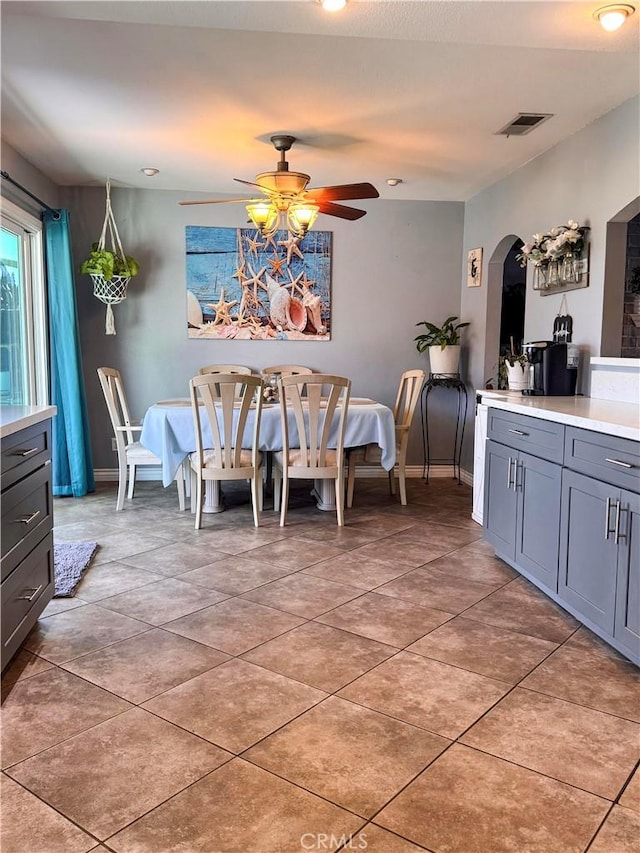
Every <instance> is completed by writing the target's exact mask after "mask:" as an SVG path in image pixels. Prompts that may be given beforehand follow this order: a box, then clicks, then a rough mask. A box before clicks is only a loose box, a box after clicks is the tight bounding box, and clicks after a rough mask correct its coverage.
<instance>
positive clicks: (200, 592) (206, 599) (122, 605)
mask: <svg viewBox="0 0 640 853" xmlns="http://www.w3.org/2000/svg"><path fill="white" fill-rule="evenodd" d="M225 598H227V596H226V595H225V594H224V593H223V592H217V591H216V590H213V589H202V588H201V587H197V586H194V585H193V584H190V583H184V582H183V581H181V580H178V579H177V578H164V579H163V580H161V581H158V582H156V583H152V584H147V586H143V587H140V588H139V589H132V590H129V592H123V593H121V594H120V595H114V596H113V597H111V598H104V599H102V601H101V602H100V605H101V607H106V608H107V609H108V610H115V611H116V612H117V613H122V614H123V615H125V616H130V617H131V618H132V619H140V620H141V621H143V622H148V623H149V624H150V625H162V624H163V623H165V622H170V621H172V620H173V619H179V618H180V617H181V616H186V615H187V614H188V613H194V612H195V611H197V610H202V609H203V608H205V607H209V606H210V605H212V604H218V602H220V601H224V599H225Z"/></svg>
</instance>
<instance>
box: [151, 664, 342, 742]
mask: <svg viewBox="0 0 640 853" xmlns="http://www.w3.org/2000/svg"><path fill="white" fill-rule="evenodd" d="M326 695H327V694H326V693H324V692H322V691H321V690H316V689H315V688H313V687H309V686H308V685H306V684H301V683H300V682H298V681H292V680H291V679H290V678H285V676H283V675H278V674H277V673H275V672H270V671H269V670H267V669H264V668H263V667H260V666H254V665H253V664H251V663H247V662H245V661H243V660H231V661H228V662H227V663H224V664H222V665H221V666H218V667H216V668H215V669H212V670H210V671H209V672H205V673H204V674H203V675H199V676H197V677H196V678H193V679H191V681H188V682H186V683H185V684H181V685H180V686H179V687H174V688H173V690H169V691H167V692H166V693H163V694H162V695H161V696H156V698H155V699H152V700H151V701H150V702H146V703H145V706H144V707H145V708H146V709H147V710H149V711H152V712H153V713H154V714H158V716H160V717H163V718H164V719H165V720H169V721H170V722H172V723H176V725H179V726H180V727H181V728H183V729H186V730H187V731H190V732H193V733H194V734H197V735H199V736H200V737H203V738H206V739H207V740H209V741H212V742H213V743H216V744H217V745H218V746H221V747H223V748H224V749H228V750H229V751H230V752H236V753H238V752H242V751H243V750H245V749H247V748H248V747H249V746H251V745H252V744H254V743H256V742H257V741H258V740H260V739H261V738H263V737H266V736H267V735H268V734H270V733H271V732H273V731H275V730H276V729H277V728H279V727H280V726H282V725H284V724H285V723H287V722H289V720H291V719H292V718H293V717H296V716H297V715H298V714H301V713H302V712H303V711H306V710H307V709H308V708H310V707H311V706H312V705H315V704H316V703H317V702H320V701H321V700H322V699H324V698H325V696H326ZM212 709H215V713H212Z"/></svg>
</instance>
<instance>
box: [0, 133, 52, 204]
mask: <svg viewBox="0 0 640 853" xmlns="http://www.w3.org/2000/svg"><path fill="white" fill-rule="evenodd" d="M0 145H1V148H0V157H1V159H2V171H3V172H8V173H9V175H10V176H11V177H12V178H13V179H14V180H15V181H17V182H18V183H19V184H22V186H23V187H26V188H27V189H28V190H29V191H30V192H32V193H33V194H34V195H37V196H38V198H39V199H41V200H42V201H44V202H45V203H46V204H48V205H49V207H58V186H57V185H56V184H54V183H53V181H50V180H49V178H47V177H46V176H45V175H43V174H42V172H41V171H39V169H36V168H35V166H32V165H31V163H29V162H28V161H27V160H25V159H24V157H22V156H21V155H20V154H18V152H17V151H16V150H15V148H12V147H11V146H10V145H9V144H8V143H6V142H5V141H4V139H2V140H0ZM0 191H1V192H2V195H3V196H4V197H5V198H7V199H9V200H10V201H12V202H14V204H17V205H19V206H20V207H21V208H23V210H28V211H29V213H32V214H34V215H35V216H39V215H40V213H41V212H42V208H41V207H39V206H38V205H37V204H36V203H35V202H34V201H31V199H30V198H29V197H28V196H26V195H25V194H24V193H22V192H20V191H19V190H17V189H16V188H15V187H14V186H12V184H10V183H9V181H5V180H4V178H3V179H2V180H1V181H0Z"/></svg>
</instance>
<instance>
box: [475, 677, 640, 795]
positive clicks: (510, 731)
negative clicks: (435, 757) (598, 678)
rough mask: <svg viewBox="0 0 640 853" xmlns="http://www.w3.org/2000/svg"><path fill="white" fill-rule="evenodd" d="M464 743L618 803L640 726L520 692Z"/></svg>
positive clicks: (633, 758) (635, 753) (637, 746)
mask: <svg viewBox="0 0 640 853" xmlns="http://www.w3.org/2000/svg"><path fill="white" fill-rule="evenodd" d="M461 740H462V743H465V744H467V745H469V746H475V747H477V748H478V749H481V750H482V751H483V752H488V753H491V754H492V755H496V756H498V757H499V758H505V759H506V760H507V761H513V762H514V763H516V764H521V765H522V766H523V767H528V768H530V769H531V770H536V771H538V772H539V773H544V774H545V775H547V776H552V777H553V778H554V779H559V780H560V781H561V782H567V783H569V784H570V785H575V787H577V788H582V789H583V790H585V791H590V792H591V793H592V794H598V796H600V797H607V799H610V800H613V799H615V798H616V797H617V795H618V794H619V793H620V791H621V789H622V787H623V785H624V784H625V782H626V781H627V779H628V777H629V774H630V773H631V771H632V770H633V768H634V766H635V764H636V762H637V760H638V757H639V751H640V726H639V725H638V724H637V723H632V722H629V721H628V720H622V719H620V718H619V717H612V716H610V715H605V714H603V713H602V712H601V711H594V710H592V709H591V708H584V707H582V706H581V705H575V704H573V703H572V702H565V701H564V700H562V699H555V698H553V697H551V696H544V695H542V694H541V693H532V692H531V691H530V690H523V689H521V688H516V689H515V690H514V691H513V692H512V693H511V694H510V695H509V696H507V697H506V698H505V699H503V700H502V702H500V703H499V704H498V705H497V706H496V707H495V708H493V709H492V710H491V711H490V712H489V713H488V714H487V715H486V716H485V717H484V718H483V719H482V720H480V722H478V723H476V725H475V726H473V728H472V729H470V731H468V732H467V733H466V734H465V735H463V737H462V738H461Z"/></svg>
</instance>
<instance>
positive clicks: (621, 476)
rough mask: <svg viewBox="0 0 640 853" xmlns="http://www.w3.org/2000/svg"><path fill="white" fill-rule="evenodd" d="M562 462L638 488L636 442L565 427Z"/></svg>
mask: <svg viewBox="0 0 640 853" xmlns="http://www.w3.org/2000/svg"><path fill="white" fill-rule="evenodd" d="M565 466H566V467H567V468H571V469H572V470H574V471H577V472H578V473H579V474H587V475H588V476H590V477H595V478H596V479H597V480H602V481H603V482H605V483H611V484H612V485H614V486H620V487H622V488H623V489H629V490H630V491H632V492H640V442H637V441H631V439H628V438H616V437H615V436H611V435H605V434H604V433H600V432H591V431H590V430H587V429H578V428H577V427H567V429H566V436H565Z"/></svg>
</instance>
